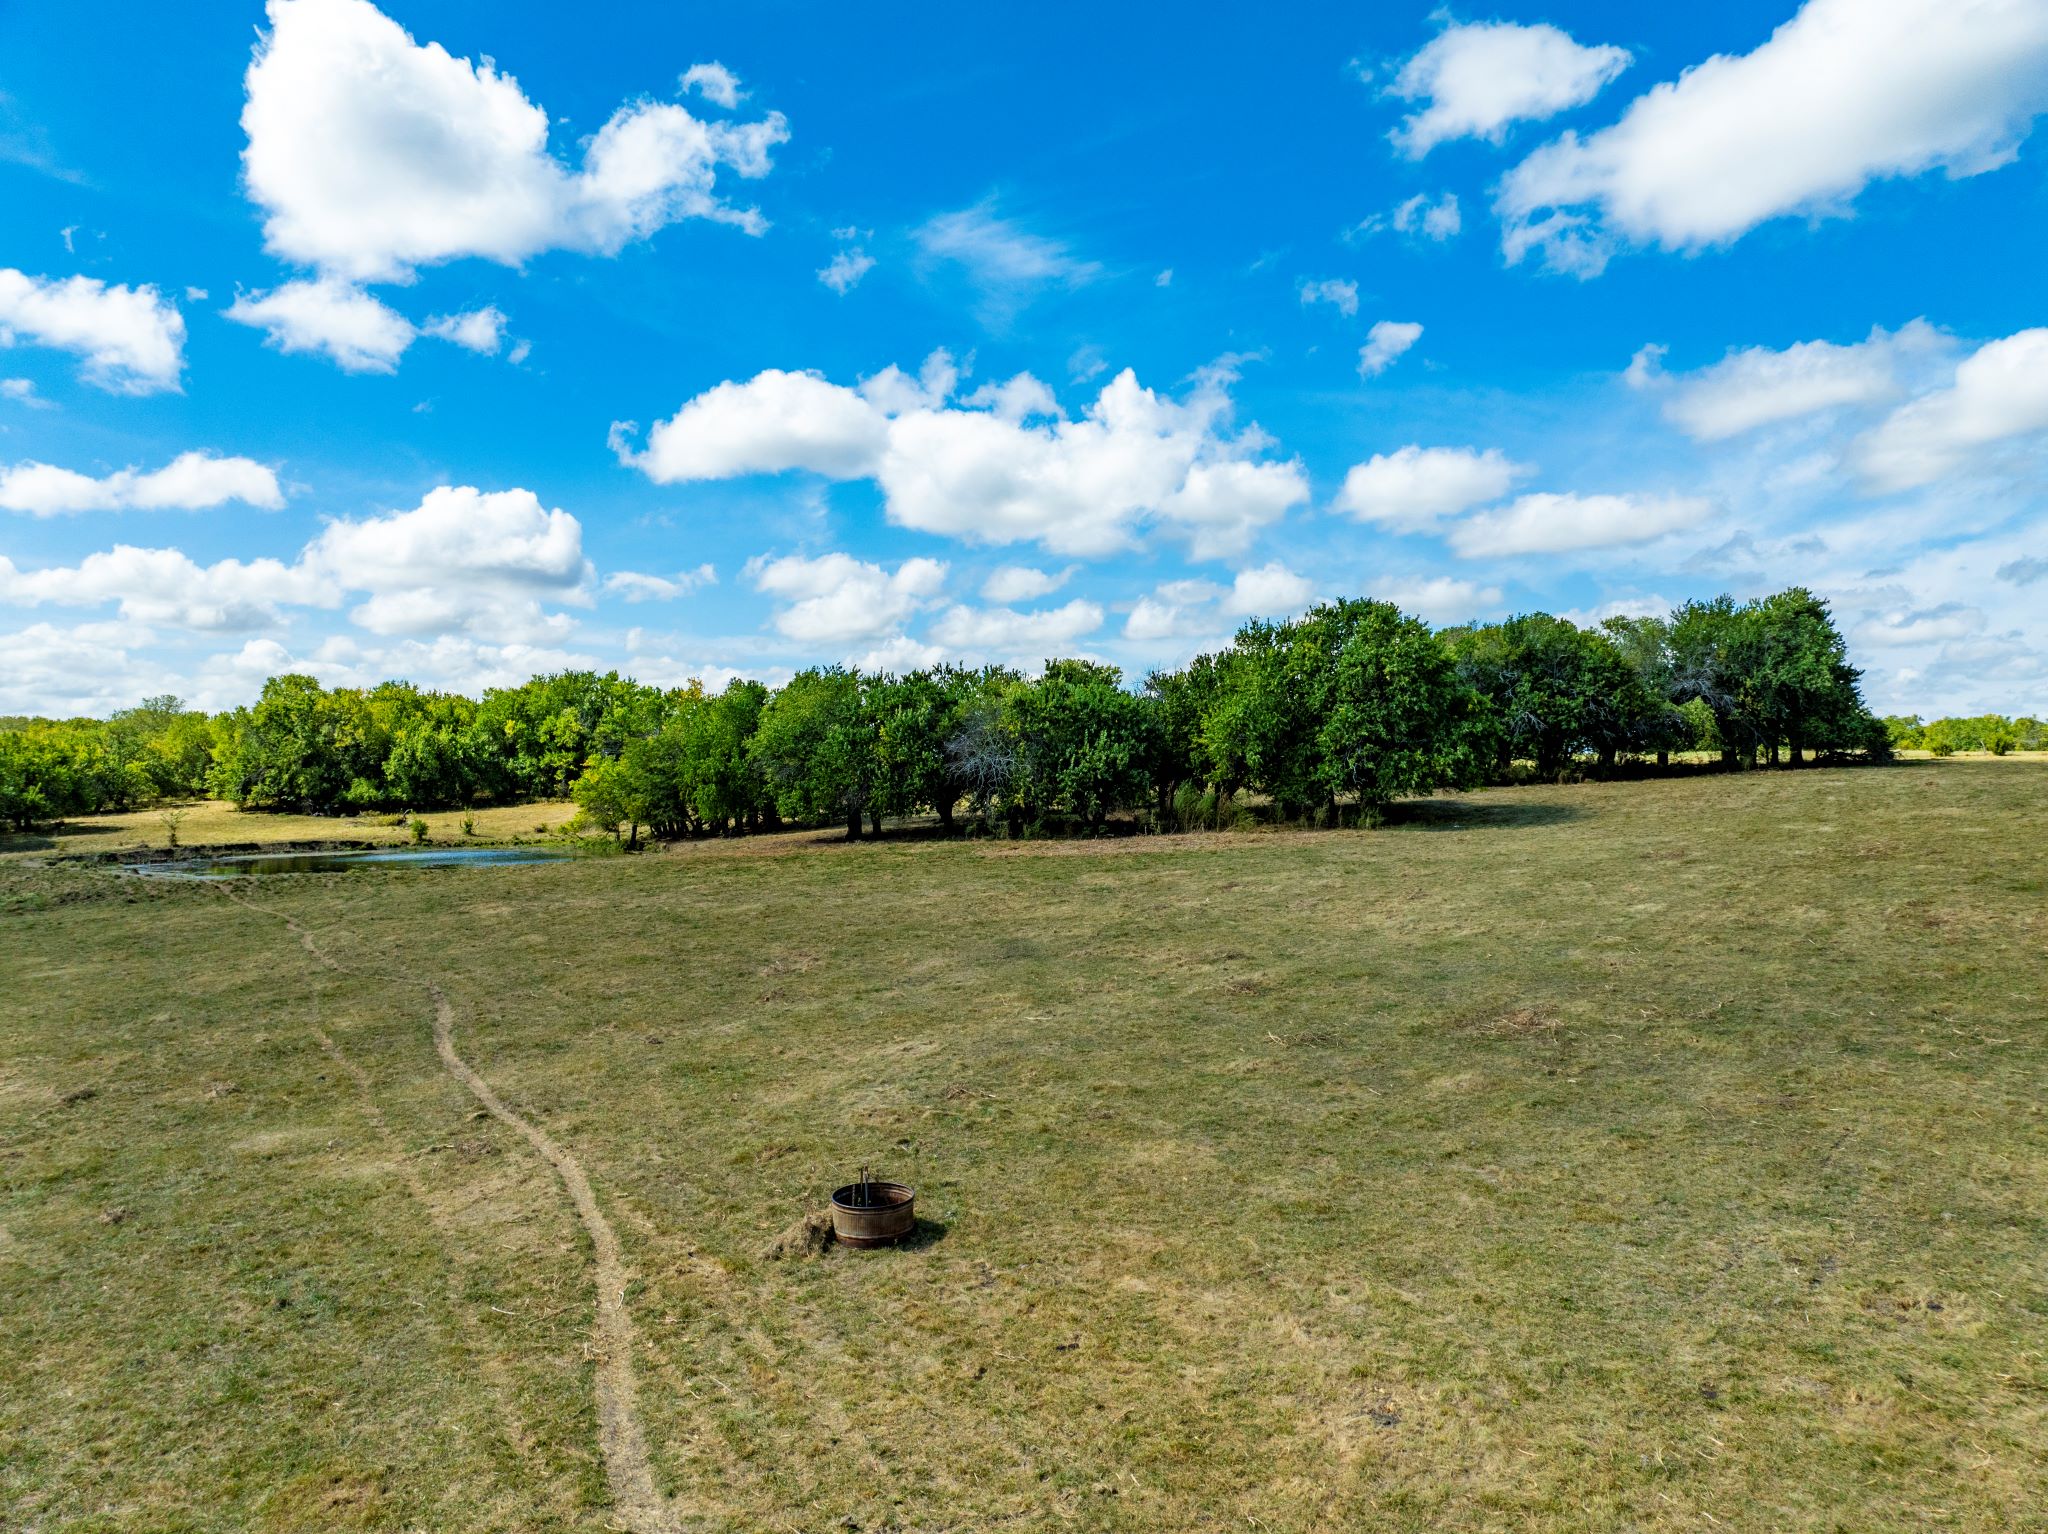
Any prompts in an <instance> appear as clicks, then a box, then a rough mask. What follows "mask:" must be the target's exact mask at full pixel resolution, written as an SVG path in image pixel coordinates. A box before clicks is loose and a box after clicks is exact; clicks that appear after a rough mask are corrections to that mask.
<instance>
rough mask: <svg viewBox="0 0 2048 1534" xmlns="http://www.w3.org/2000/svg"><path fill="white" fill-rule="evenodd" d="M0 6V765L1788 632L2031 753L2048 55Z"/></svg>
mask: <svg viewBox="0 0 2048 1534" xmlns="http://www.w3.org/2000/svg"><path fill="white" fill-rule="evenodd" d="M595 10H596V12H597V14H594V15H578V16H577V17H576V18H575V19H574V20H573V21H569V20H565V19H564V17H565V14H566V13H564V12H562V11H561V10H560V9H559V8H557V7H546V8H543V7H539V6H515V5H502V4H498V5H484V4H477V3H445V0H433V3H429V0H417V3H414V0H388V3H387V4H386V5H385V7H384V8H383V9H381V10H380V9H378V8H377V7H375V6H372V5H371V4H369V3H368V0H272V3H271V4H269V5H268V6H267V7H265V6H263V5H260V4H238V3H237V4H228V3H223V4H217V5H208V6H204V7H158V6H142V5H126V4H124V5H119V6H116V7H114V8H112V10H111V11H110V12H109V13H107V14H106V16H105V17H104V21H103V24H101V25H96V26H93V27H82V26H80V25H79V24H78V19H77V17H78V13H77V11H76V8H75V7H70V6H63V5H59V4H55V3H44V0H16V3H14V4H12V5H10V6H8V7H7V8H6V9H5V11H4V12H0V338H4V339H5V341H6V343H7V344H5V345H4V346H0V712H13V711H31V710H32V711H42V712H52V713H72V712H90V713H104V712H107V711H109V710H111V709H113V708H117V707H120V706H123V705H125V704H127V703H130V702H133V701H134V700H136V699H137V698H139V697H141V696H143V695H146V694H150V693H155V692H161V691H174V692H178V693H180V694H182V695H184V696H185V697H187V698H188V699H191V700H193V701H195V702H197V703H199V704H202V705H204V706H207V707H222V706H226V705H230V704H233V703H237V702H241V701H246V700H247V699H248V698H250V697H252V696H253V695H254V692H255V690H256V689H257V688H258V687H259V686H260V685H261V682H262V679H263V678H264V677H265V676H266V675H269V674H272V673H275V672H278V671H282V670H287V669H296V670H305V671H310V672H312V673H314V674H316V675H318V676H320V677H322V678H323V679H324V680H326V681H329V682H331V683H367V682H372V681H375V680H378V679H381V678H383V677H386V676H403V677H408V678H411V679H412V680H415V681H418V682H421V683H423V684H427V685H434V686H445V687H457V688H462V689H465V690H474V689H476V688H478V687H481V686H485V685H491V684H495V683H499V682H508V681H516V680H519V679H521V678H523V677H524V676H526V675H528V674H529V673H531V672H534V671H537V670H548V669H555V668H558V667H562V666H572V665H574V666H583V665H589V666H597V667H600V668H609V667H618V668H620V669H622V670H626V671H630V672H632V673H634V674H636V675H639V676H641V677H642V678H643V679H646V680H650V681H656V682H661V683H675V682H679V681H681V680H683V679H684V678H686V677H689V676H703V677H704V678H705V679H706V680H707V681H708V682H710V683H711V684H712V685H717V684H719V683H720V682H722V680H723V679H725V678H726V677H728V676H731V675H733V674H736V673H743V674H748V675H754V676H759V677H762V678H763V679H765V680H769V681H771V682H772V681H776V680H779V679H780V678H782V677H783V676H786V675H787V674H788V673H789V671H790V670H791V669H793V668H794V667H797V666H800V665H804V664H808V663H811V662H816V661H854V662H857V663H862V664H867V665H876V666H891V667H899V668H900V667H905V666H909V665H914V664H920V663H925V662H928V661H933V660H937V659H941V658H959V659H966V660H973V661H981V660H1000V661H1009V662H1015V663H1019V664H1023V665H1025V666H1027V667H1029V666H1031V665H1034V664H1035V663H1036V662H1037V661H1038V660H1040V659H1042V658H1043V657H1044V656H1046V655H1050V654H1087V655H1094V656H1099V657H1103V658H1107V659H1111V660H1114V661H1117V662H1119V663H1121V664H1123V665H1125V666H1126V667H1127V668H1128V669H1129V670H1130V672H1131V673H1132V674H1133V675H1136V674H1139V673H1142V671H1143V670H1145V669H1146V668H1149V667H1151V666H1155V665H1170V664H1178V663H1180V662H1181V661H1183V660H1185V659H1186V658H1187V657H1188V656H1189V655H1191V654H1193V653H1195V652H1196V651H1198V650H1200V649H1203V648H1210V647H1213V646H1214V645H1215V644H1217V643H1218V642H1220V640H1221V639H1223V638H1224V637H1225V636H1227V635H1228V633H1229V632H1230V631H1231V630H1232V629H1233V628H1234V627H1235V626H1236V624H1237V623H1238V622H1239V621H1241V620H1242V619H1243V618H1244V617H1246V616H1249V615H1260V616H1274V617H1278V616H1285V615H1287V614H1290V613H1293V612H1297V611H1299V610H1301V609H1302V608H1303V607H1305V606H1306V605H1308V604H1309V603H1311V602H1312V601H1314V600H1316V599H1318V598H1320V597H1325V596H1333V595H1352V594H1362V595H1374V596H1384V597H1387V598H1388V599H1390V600H1394V601H1397V602H1400V603H1401V604H1402V605H1403V606H1404V607H1407V608H1408V609H1410V610H1411V611H1415V612H1418V613H1420V614H1421V615H1423V616H1425V617H1427V618H1429V619H1431V620H1432V621H1434V622H1439V623H1447V622H1454V621H1459V620H1462V619H1466V618H1492V617H1500V616H1504V615H1506V614H1508V613H1511V612H1517V611H1530V610H1535V609H1539V608H1540V609H1544V610H1549V611H1554V612H1563V613H1567V614H1569V615H1571V616H1573V617H1575V618H1579V619H1581V620H1582V621H1585V620H1590V619H1592V618H1595V617H1598V616H1601V615H1604V614H1607V613H1610V612H1617V611H1621V612H1635V611H1654V610H1661V609H1663V608H1666V607H1668V606H1669V605H1671V604H1672V603H1674V602H1676V601H1679V600H1682V599H1684V598H1687V597H1692V596H1701V595H1711V594H1713V593H1715V592H1719V591H1724V590H1725V591H1731V592H1734V593H1735V594H1737V595H1738V596H1743V595H1751V594H1755V593H1760V592H1763V591H1767V590H1771V589H1775V588H1776V587H1779V586H1782V585H1786V584H1790V583H1793V582H1803V583H1805V584H1808V585H1811V586H1813V587H1815V588H1816V589H1818V590H1819V591H1821V592H1822V593H1823V594H1824V595H1826V596H1828V597H1829V598H1830V599H1831V600H1832V601H1833V602H1834V603H1835V605H1836V608H1837V612H1838V614H1839V616H1840V617H1841V619H1842V622H1843V624H1844V627H1845V629H1846V630H1847V631H1848V633H1849V635H1850V639H1851V645H1852V650H1853V652H1854V655H1855V658H1856V659H1857V661H1858V663H1859V664H1861V665H1863V666H1864V667H1865V668H1866V670H1867V673H1868V676H1867V683H1866V686H1867V690H1868V692H1869V694H1870V696H1871V698H1872V701H1873V702H1874V703H1876V704H1877V705H1878V706H1880V707H1881V708H1884V709H1887V710H1891V709H1905V710H1913V711H1921V712H1946V711H1956V710H1972V711H1974V710H1978V709H1990V708H1997V709H2000V710H2002V711H2015V710H2028V709H2031V710H2033V711H2035V712H2039V711H2040V710H2041V709H2042V708H2043V707H2044V706H2048V507H2044V499H2048V498H2044V494H2043V490H2042V486H2043V484H2044V483H2048V479H2044V476H2043V468H2044V466H2048V330H2044V329H2043V328H2041V327H2043V326H2044V325H2048V314H2044V312H2043V308H2044V298H2048V283H2044V281H2043V278H2042V275H2041V274H2042V258H2041V248H2042V234H2043V231H2044V223H2048V221H2044V207H2048V203H2044V191H2048V186H2044V171H2043V163H2044V153H2043V145H2042V143H2041V142H2040V141H2039V138H2038V136H2034V137H2030V130H2031V129H2032V128H2033V126H2034V124H2035V122H2036V119H2037V117H2038V116H2039V115H2040V114H2041V113H2042V112H2044V111H2048V0H1808V3H1807V4H1805V5H1804V6H1799V5H1795V4H1793V3H1791V0H1781V3H1776V4H1738V3H1730V4H1724V5H1717V6H1711V7H1671V6H1659V7H1642V6H1634V5H1620V4H1591V3H1582V4H1505V5H1501V6H1497V7H1493V8H1489V9H1484V10H1465V9H1458V10H1440V9H1433V8H1430V7H1425V6H1421V5H1416V6H1395V5H1387V6H1379V7H1371V8H1367V7H1353V8H1340V7H1323V6H1314V7H1311V6H1302V7H1282V8H1279V9H1277V10H1275V9H1271V8H1268V9H1266V10H1262V11H1258V12H1256V13H1255V14H1254V13H1246V12H1245V11H1244V10H1243V8H1241V7H1224V6H1188V7H1181V8H1178V9H1177V10H1176V11H1175V12H1174V13H1173V14H1172V16H1171V17H1170V18H1169V17H1167V16H1166V14H1165V13H1163V12H1158V11H1156V10H1155V11H1152V12H1149V13H1144V14H1137V15H1129V16H1122V17H1119V16H1115V15H1110V16H1105V15H1104V14H1102V11H1101V8H1098V7H1088V8H1085V9H1084V8H1081V7H1062V6H1045V7H1041V8H1039V9H1038V10H1036V11H1034V13H1033V20H1032V24H1031V25H1030V26H1029V27H1022V28H1020V27H1019V26H1017V25H1016V23H1015V20H1014V18H1010V17H1006V16H1003V15H999V14H996V13H989V14H987V15H981V14H978V13H971V12H970V13H968V14H963V15H960V16H957V17H956V16H946V17H943V18H939V17H936V16H926V17H923V18H920V17H917V16H912V15H909V14H903V15H900V16H898V15H890V16H878V15H876V14H875V13H873V12H859V11H854V10H848V9H847V8H844V7H823V6H815V7H814V6H795V5H771V4H764V5H754V6H746V7H699V6H674V5H667V6H637V5H616V6H606V7H601V8H595Z"/></svg>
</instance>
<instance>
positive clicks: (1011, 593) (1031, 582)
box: [981, 565, 1074, 605]
mask: <svg viewBox="0 0 2048 1534" xmlns="http://www.w3.org/2000/svg"><path fill="white" fill-rule="evenodd" d="M1073 574H1074V569H1073V567H1072V566H1071V565H1069V566H1068V567H1067V568H1066V569H1064V570H1061V571H1059V572H1057V573H1056V574H1048V573H1047V572H1046V571H1044V570H1038V569H1034V568H1033V567H1031V566H1030V565H1004V566H1002V567H1001V568H1000V569H997V570H994V571H991V572H990V574H989V577H988V579H987V580H985V581H983V582H982V583H981V594H982V595H983V596H984V597H986V598H987V599H988V600H989V601H991V602H1000V603H1003V604H1005V605H1007V604H1009V603H1011V602H1030V601H1035V600H1036V599H1037V598H1039V597H1045V596H1051V595H1052V594H1053V593H1054V592H1055V591H1058V590H1059V589H1060V587H1062V586H1064V585H1066V583H1067V582H1068V581H1069V580H1071V579H1072V578H1073Z"/></svg>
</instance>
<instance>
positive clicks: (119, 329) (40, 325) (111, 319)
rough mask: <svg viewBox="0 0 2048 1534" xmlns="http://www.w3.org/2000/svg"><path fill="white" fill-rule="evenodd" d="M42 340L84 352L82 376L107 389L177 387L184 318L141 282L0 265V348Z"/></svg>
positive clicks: (136, 390) (141, 391)
mask: <svg viewBox="0 0 2048 1534" xmlns="http://www.w3.org/2000/svg"><path fill="white" fill-rule="evenodd" d="M24 343H25V344H27V345H31V346H47V347H50V348H52V349H54V350H57V351H66V352H71V353H73V354H75V355H77V356H80V357H83V358H84V359H85V367H84V369H83V374H84V377H85V381H86V382H87V383H89V384H92V385H93V386H94V387H96V388H101V389H105V390H107V391H108V392H109V393H112V394H158V393H163V392H165V391H167V390H176V389H177V387H178V375H179V374H180V373H181V372H182V371H183V370H184V367H185V317H184V316H183V315H181V314H180V313H178V310H177V307H176V306H175V305H173V304H171V303H169V302H167V301H166V300H165V299H164V297H163V295H162V294H160V293H158V292H157V290H156V289H155V288H154V287H152V286H150V285H148V284H147V283H145V284H144V285H142V286H141V287H133V288H131V287H126V286H123V285H121V284H118V283H113V284H109V283H105V282H101V281H99V280H98V279H97V278H94V277H66V278H63V279H61V280H59V279H57V278H54V277H31V276H29V275H28V274H27V273H26V272H21V271H17V270H15V269H14V268H13V267H0V347H5V346H16V345H21V344H24Z"/></svg>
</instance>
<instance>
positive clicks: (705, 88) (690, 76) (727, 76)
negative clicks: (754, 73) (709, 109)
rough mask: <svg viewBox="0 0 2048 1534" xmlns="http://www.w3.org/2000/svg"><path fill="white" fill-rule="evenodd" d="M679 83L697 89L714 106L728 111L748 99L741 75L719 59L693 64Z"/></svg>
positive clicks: (684, 86)
mask: <svg viewBox="0 0 2048 1534" xmlns="http://www.w3.org/2000/svg"><path fill="white" fill-rule="evenodd" d="M677 85H678V86H679V87H680V88H681V89H682V90H685V91H695V92H696V93H697V94H698V95H700V96H702V97H703V98H704V99H705V100H706V101H708V102H711V103H712V104H713V105H714V106H721V107H724V108H725V109H726V110H727V111H728V112H729V111H731V110H732V109H733V108H734V107H736V106H738V105H739V104H740V102H741V101H743V100H745V99H746V95H747V93H746V92H745V91H743V90H741V89H740V77H739V76H738V75H736V74H734V73H733V72H732V71H731V70H730V69H727V68H726V67H725V66H724V65H723V64H721V63H719V62H718V60H716V59H712V60H711V61H710V62H708V63H704V64H692V65H691V66H690V67H689V68H688V69H686V70H684V71H683V77H682V79H681V80H679V81H678V82H677Z"/></svg>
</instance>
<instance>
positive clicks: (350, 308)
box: [227, 278, 418, 373]
mask: <svg viewBox="0 0 2048 1534" xmlns="http://www.w3.org/2000/svg"><path fill="white" fill-rule="evenodd" d="M227 317H228V318H229V319H231V320H233V321H234V322H235V323H236V324H238V325H253V326H256V327H257V328H259V329H261V330H262V331H263V332H264V334H265V335H266V337H267V338H268V339H269V342H270V344H271V345H272V346H275V347H276V348H277V349H278V350H279V351H281V352H314V353H321V354H324V355H326V356H327V357H328V358H330V359H332V361H333V362H334V363H335V364H336V365H337V366H339V367H341V368H343V369H345V370H346V371H348V372H351V373H389V372H391V371H393V370H394V369H395V368H396V367H397V366H398V359H399V358H400V357H402V356H404V355H405V349H406V348H407V347H408V346H410V345H412V343H413V338H414V337H415V336H416V335H417V334H418V331H416V330H415V329H414V328H413V324H412V321H410V320H408V319H407V318H406V317H405V316H404V315H402V314H400V313H399V312H398V311H397V310H396V309H393V308H392V307H391V306H390V305H388V304H386V303H384V302H382V301H381V300H379V299H376V298H373V297H371V296H370V295H369V294H368V293H365V292H364V291H363V290H362V289H361V288H357V287H352V286H350V285H349V284H348V283H345V282H334V281H330V280H328V279H325V278H322V279H320V280H319V281H315V282H287V283H285V284H284V285H283V286H281V287H277V288H273V289H271V290H270V291H269V292H268V293H252V294H247V295H244V296H243V297H240V298H237V299H236V300H235V302H234V305H233V307H231V308H230V309H228V311H227Z"/></svg>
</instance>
